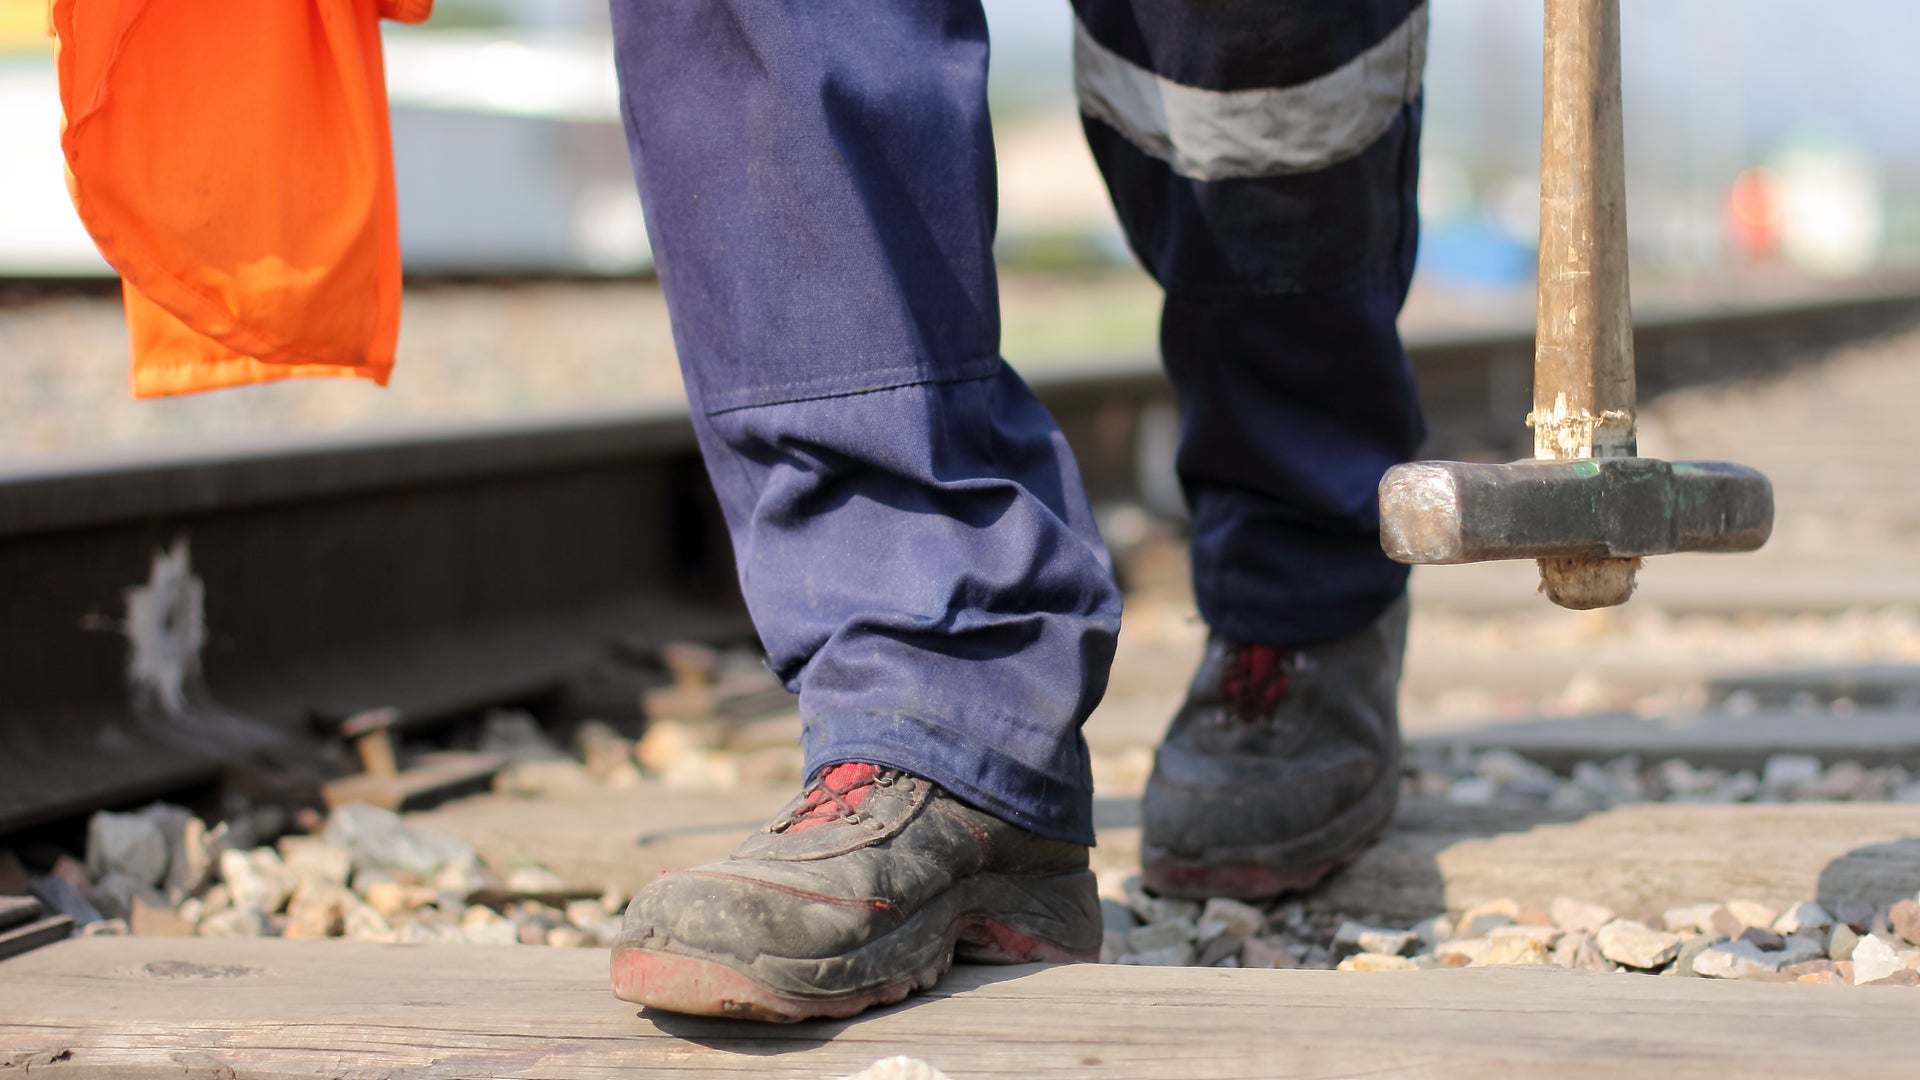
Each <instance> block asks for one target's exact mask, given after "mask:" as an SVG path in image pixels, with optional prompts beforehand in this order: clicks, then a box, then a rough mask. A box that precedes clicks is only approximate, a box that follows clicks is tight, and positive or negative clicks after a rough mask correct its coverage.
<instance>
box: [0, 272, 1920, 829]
mask: <svg viewBox="0 0 1920 1080" xmlns="http://www.w3.org/2000/svg"><path fill="white" fill-rule="evenodd" d="M1917 317H1920V290H1915V289H1911V288H1898V289H1891V290H1886V291H1878V292H1868V293H1856V294H1851V295H1846V296H1838V297H1831V298H1824V299H1818V300H1810V301H1803V302H1797V303H1791V304H1770V305H1765V306H1755V307H1740V306H1720V307H1714V308H1710V309H1693V310H1682V311H1674V312H1671V313H1669V314H1665V315H1661V316H1658V317H1654V318H1648V319H1645V320H1643V321H1642V323H1641V324H1640V325H1639V326H1638V327H1637V331H1636V347H1637V351H1638V355H1639V364H1640V385H1641V391H1642V397H1643V400H1649V399H1651V398H1653V397H1656V396H1658V395H1659V394H1661V393H1664V392H1667V391H1669V390H1673V389H1678V388H1682V387H1687V386H1692V385H1698V384H1702V383H1709V382H1716V381H1722V380H1726V379H1731V378H1742V377H1749V376H1754V375H1759V374H1765V373H1767V372H1770V371H1774V370H1779V369H1782V368H1785V367H1787V366H1790V365H1792V364H1793V363H1795V362H1796V361H1797V360H1798V359H1801V358H1804V357H1808V356H1812V355H1816V354H1818V353H1819V352H1820V351H1821V350H1822V349H1824V348H1828V347H1831V346H1833V345H1836V344H1839V343H1843V342H1847V341H1852V340H1857V339H1860V338H1863V337H1869V336H1873V335H1877V334H1882V333H1886V332H1889V331H1892V330H1895V329H1898V328H1903V327H1905V326H1908V325H1910V324H1912V323H1913V322H1914V321H1916V318H1917ZM1531 347H1532V346H1531V333H1530V328H1513V329H1510V330H1507V331H1502V332H1495V333H1477V334H1451V335H1449V334H1432V335H1427V336H1421V337H1415V338H1413V339H1412V340H1410V341H1409V351H1410V354H1411V356H1412V358H1413V363H1414V367H1415V371H1416V375H1417V376H1418V378H1419V381H1420V384H1421V387H1422V392H1423V397H1424V399H1425V401H1426V404H1427V408H1428V411H1429V414H1430V417H1431V421H1432V429H1433V439H1432V443H1431V445H1430V447H1429V449H1428V453H1430V454H1432V455H1436V456H1457V457H1467V458H1481V459H1500V458H1507V457H1512V456H1517V455H1518V454H1520V453H1522V452H1523V449H1524V445H1525V438H1526V433H1525V432H1524V431H1523V430H1521V429H1520V428H1519V425H1518V418H1519V417H1521V416H1523V415H1524V414H1525V412H1526V410H1527V402H1528V400H1529V394H1530V387H1529V385H1528V379H1529V376H1530V368H1531ZM1032 381H1033V383H1034V385H1035V387H1036V389H1037V391H1038V392H1039V393H1040V396H1041V397H1042V399H1043V400H1044V401H1045V402H1046V404H1047V406H1048V407H1049V408H1050V409H1051V410H1052V411H1053V412H1054V415H1055V416H1056V417H1057V418H1058V419H1059V421H1060V423H1061V426H1062V427H1063V428H1064V429H1065V431H1066V432H1067V435H1068V437H1069V439H1070V440H1071V441H1072V443H1073V445H1074V446H1075V448H1076V451H1077V452H1078V454H1079V455H1080V458H1081V462H1082V466H1083V471H1084V473H1085V475H1086V479H1087V483H1088V488H1089V492H1090V494H1091V495H1092V497H1093V499H1094V501H1095V502H1096V503H1116V502H1145V503H1146V504H1148V505H1150V506H1154V507H1156V508H1159V509H1163V510H1166V509H1172V505H1171V504H1172V501H1173V499H1174V496H1173V494H1172V493H1173V491H1174V488H1173V485H1172V481H1171V465H1170V452H1171V439H1170V435H1171V430H1172V427H1171V411H1170V410H1171V397H1170V392H1169V390H1168V388H1167V385H1166V383H1165V381H1164V380H1163V379H1162V378H1161V376H1160V373H1159V371H1158V368H1157V365H1156V364H1155V363H1153V362H1152V361H1151V360H1149V359H1144V358H1142V359H1135V360H1131V361H1122V362H1112V361H1107V362H1100V363H1087V364H1084V365H1056V366H1053V367H1051V368H1049V369H1048V370H1046V371H1044V372H1042V373H1040V374H1037V375H1036V376H1035V377H1034V378H1033V380H1032ZM0 581H4V582H6V583H7V586H6V594H7V599H6V603H5V605H4V607H0V641H3V642H5V643H6V646H7V647H6V649H5V650H4V651H0V686H4V687H6V690H7V692H6V694H5V695H4V697H0V837H4V836H6V835H8V834H10V833H15V832H18V831H21V830H27V829H30V828H33V827H36V826H41V825H45V824H47V823H51V822H58V821H62V820H66V819H71V818H73V817H75V816H77V815H82V814H85V813H86V812H88V811H91V810H94V809H98V808H101V807H106V806H113V805H120V804H124V803H129V802H133V801H136V800H140V799H145V798H150V797H153V796H156V795H159V794H162V793H166V792H173V791H177V790H179V789H182V788H185V787H188V786H191V785H194V784H198V783H202V782H204V781H207V780H210V779H212V778H214V777H216V776H218V775H219V774H220V772H221V770H222V769H224V768H226V767H227V766H229V765H231V764H233V763H234V762H236V761H239V760H242V759H246V758H249V757H254V758H258V757H260V756H262V755H264V756H265V757H267V758H269V759H277V760H280V761H282V762H286V761H296V762H297V761H298V760H299V759H300V758H301V757H302V756H303V755H304V754H305V753H306V752H309V751H311V750H312V749H313V747H314V746H315V745H316V742H315V740H316V733H318V732H323V731H324V730H325V729H326V727H327V726H328V725H330V724H333V723H336V722H337V721H339V720H341V719H343V718H345V717H347V716H350V715H353V714H355V713H358V712H361V711H363V710H366V709H368V708H372V707H381V706H385V707H394V708H397V709H398V710H399V711H400V713H401V716H402V725H403V726H406V725H430V724H433V723H436V722H440V721H444V720H446V719H448V718H451V717H456V716H460V715H463V714H467V713H471V712H472V711H474V710H476V709H478V708H482V707H484V706H487V705H490V704H495V703H505V702H532V701H538V700H540V699H552V698H554V697H555V696H556V695H564V694H566V693H569V692H577V691H578V688H579V687H580V686H581V685H582V679H583V678H584V679H585V680H586V681H587V682H588V683H591V682H592V680H593V679H594V678H596V677H602V678H606V679H612V680H614V681H615V682H618V680H619V679H620V678H621V677H622V672H628V673H630V672H631V671H632V669H633V668H634V666H635V664H636V663H638V662H640V661H642V660H644V659H645V658H646V657H647V656H649V655H650V653H651V652H652V651H654V650H657V648H658V647H659V646H660V645H661V644H664V643H666V642H668V641H673V640H681V639H725V638H739V637H744V636H746V635H748V634H750V632H751V631H750V628H749V626H748V624H747V622H746V620H745V617H744V615H743V614H742V612H741V609H740V605H739V601H738V597H737V594H736V593H735V589H734V585H733V577H732V568H731V562H730V558H729V555H728V551H727V546H726V539H725V532H724V530H723V529H722V528H721V526H720V523H719V519H718V515H717V512H716V510H715V508H714V506H713V504H712V501H711V498H710V495H709V493H708V491H707V488H706V484H705V480H704V477H703V475H702V473H701V470H700V465H699V460H698V457H697V454H696V452H695V449H694V446H693V440H692V433H691V429H690V427H689V425H688V423H687V419H686V417H685V415H684V413H682V412H679V411H675V410H661V409H655V410H630V409H629V410H619V409H614V410H599V411H574V412H569V413H564V414H554V415H547V416H542V417H535V418H525V419H515V420H508V421H502V420H489V421H476V422H466V423H443V424H431V425H429V424H417V425H411V426H406V427H391V428H387V429H384V430H382V431H380V432H378V433H374V434H355V435H350V436H286V437H278V438H271V439H252V440H248V441H245V442H238V443H226V444H221V445H205V446H193V445H173V446H169V447H167V448H165V449H161V450H152V449H145V448H142V449H140V450H137V451H116V452H103V453H89V454H85V455H71V456H60V457H54V458H48V459H44V460H32V461H29V462H27V463H25V464H22V465H15V466H13V467H11V469H10V470H8V471H3V472H0ZM596 673H597V674H596ZM289 751H297V752H292V753H290V752H289Z"/></svg>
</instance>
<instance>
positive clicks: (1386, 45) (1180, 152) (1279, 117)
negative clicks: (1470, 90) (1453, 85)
mask: <svg viewBox="0 0 1920 1080" xmlns="http://www.w3.org/2000/svg"><path fill="white" fill-rule="evenodd" d="M1426 62H1427V6H1426V5H1425V4H1422V5H1420V6H1419V7H1417V8H1415V9H1413V12H1412V14H1410V15H1408V16H1407V18H1406V20H1405V21H1404V22H1402V23H1401V24H1400V25H1399V26H1397V27H1395V28H1394V29H1393V32H1392V33H1389V34H1388V35H1387V36H1386V37H1385V38H1383V39H1382V40H1381V41H1380V43H1379V44H1378V45H1375V46H1373V47H1372V48H1370V49H1368V50H1367V51H1366V52H1363V53H1361V54H1360V55H1359V56H1356V57H1354V58H1353V59H1352V60H1350V61H1348V62H1347V63H1345V64H1342V65H1341V66H1339V67H1338V68H1335V69H1334V70H1332V71H1330V72H1328V73H1327V74H1325V75H1322V76H1320V77H1319V78H1316V79H1312V80H1309V81H1307V82H1304V83H1301V84H1299V85H1298V86H1288V87H1282V88H1278V89H1270V90H1269V89H1262V90H1228V91H1219V90H1200V89H1196V88H1194V87H1191V86H1182V85H1181V84H1179V83H1177V82H1174V81H1172V80H1170V79H1166V78H1163V77H1161V76H1159V75H1155V74H1154V73H1153V72H1151V71H1148V70H1147V69H1145V68H1143V67H1141V66H1139V65H1138V64H1135V63H1133V62H1132V61H1129V60H1127V59H1126V58H1124V57H1122V56H1120V55H1118V54H1117V53H1115V52H1113V51H1112V50H1111V49H1108V48H1107V47H1106V46H1104V45H1102V44H1100V43H1099V42H1097V41H1095V40H1093V35H1092V34H1089V33H1088V32H1087V28H1086V26H1084V25H1083V24H1081V23H1080V22H1079V20H1077V19H1076V20H1075V21H1074V40H1073V67H1074V84H1075V89H1076V90H1077V91H1078V93H1079V95H1080V111H1081V112H1083V113H1085V114H1087V115H1088V116H1091V117H1093V118H1094V119H1096V120H1099V121H1102V122H1103V123H1105V124H1107V125H1108V126H1110V127H1112V128H1113V129H1114V130H1115V131H1118V132H1119V133H1120V134H1121V135H1123V136H1125V137H1126V139H1127V141H1128V142H1131V143H1133V144H1134V145H1135V146H1137V147H1139V148H1140V149H1141V150H1143V151H1145V152H1146V153H1148V154H1150V155H1152V156H1153V157H1156V158H1159V159H1160V160H1161V161H1164V162H1166V163H1167V164H1168V165H1171V166H1172V167H1173V171H1174V172H1177V173H1179V174H1180V175H1182V176H1187V177H1191V178H1193V179H1195V180H1232V179H1244V178H1248V177H1259V176H1282V175H1286V174H1288V173H1303V172H1313V171H1315V170H1316V169H1324V168H1326V167H1327V166H1329V165H1332V164H1334V163H1336V162H1339V161H1344V160H1346V159H1347V158H1350V157H1353V156H1354V155H1355V154H1358V153H1359V152H1360V151H1362V150H1365V149H1366V148H1367V147H1368V146H1370V145H1372V144H1373V141H1374V140H1375V139H1378V138H1379V137H1380V136H1381V135H1382V134H1384V133H1385V132H1386V130H1387V128H1388V127H1389V126H1390V125H1392V123H1393V120H1394V117H1395V116H1398V115H1399V113H1400V109H1401V107H1402V106H1403V105H1405V104H1407V103H1408V102H1410V101H1412V100H1413V99H1414V98H1416V97H1418V96H1419V94H1420V75H1421V71H1422V69H1424V68H1425V67H1426Z"/></svg>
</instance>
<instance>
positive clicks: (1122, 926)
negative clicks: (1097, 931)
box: [1100, 900, 1140, 934]
mask: <svg viewBox="0 0 1920 1080" xmlns="http://www.w3.org/2000/svg"><path fill="white" fill-rule="evenodd" d="M1100 925H1101V927H1102V929H1104V930H1105V931H1106V932H1107V933H1115V932H1118V933H1120V934H1125V933H1126V932H1127V931H1129V930H1131V929H1133V928H1134V927H1136V926H1139V925H1140V920H1139V919H1137V918H1135V917H1134V915H1133V909H1132V908H1130V907H1128V906H1127V905H1125V904H1122V903H1120V902H1119V901H1117V900H1102V901H1100Z"/></svg>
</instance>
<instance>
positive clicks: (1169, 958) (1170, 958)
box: [1119, 945, 1194, 967]
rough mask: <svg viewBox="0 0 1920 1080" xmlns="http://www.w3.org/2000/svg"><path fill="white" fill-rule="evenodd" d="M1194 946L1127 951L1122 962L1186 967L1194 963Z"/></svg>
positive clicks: (1139, 964)
mask: <svg viewBox="0 0 1920 1080" xmlns="http://www.w3.org/2000/svg"><path fill="white" fill-rule="evenodd" d="M1193 955H1194V954H1193V946H1191V945H1168V946H1166V947H1165V948H1160V949H1147V950H1144V951H1142V952H1130V953H1125V954H1123V955H1122V956H1121V957H1120V961H1119V962H1120V963H1122V964H1127V965H1131V966H1137V967H1186V966H1187V965H1188V964H1191V963H1193Z"/></svg>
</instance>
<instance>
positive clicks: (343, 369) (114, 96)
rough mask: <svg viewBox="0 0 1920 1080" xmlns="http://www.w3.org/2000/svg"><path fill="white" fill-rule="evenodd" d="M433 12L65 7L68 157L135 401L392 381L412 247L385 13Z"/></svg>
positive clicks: (271, 6)
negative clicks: (342, 381)
mask: <svg viewBox="0 0 1920 1080" xmlns="http://www.w3.org/2000/svg"><path fill="white" fill-rule="evenodd" d="M432 8H433V0H250V2H247V3H234V4H212V5H210V4H204V3H192V2H188V0H52V22H53V29H54V34H55V36H56V38H57V39H58V53H57V59H58V67H59V74H60V102H61V105H62V107H63V108H64V110H65V112H66V125H65V127H64V129H63V131H62V133H61V139H60V141H61V145H62V147H63V148H64V150H65V151H66V159H67V183H68V186H69V187H70V188H71V190H72V192H73V202H74V205H75V206H76V207H77V208H78V209H79V211H80V220H81V221H82V223H84V224H85V225H86V228H87V231H88V232H89V233H91V234H92V236H93V240H94V243H95V244H97V245H99V248H100V253H101V254H102V255H103V256H105V257H106V260H107V261H108V262H109V263H111V264H113V267H114V269H116V270H118V271H119V272H120V277H121V280H122V287H123V291H124V293H125V297H126V306H127V327H128V331H129V336H130V338H131V339H132V346H133V393H134V396H136V397H158V396H162V395H166V394H186V393H192V392H194V391H197V390H212V389H216V388H219V387H225V386H237V385H241V384H245V383H256V382H267V381H270V380H273V379H286V378H295V377H301V376H316V375H356V376H359V377H361V378H366V379H371V380H373V381H374V382H376V383H379V384H381V385H385V384H386V381H387V376H388V374H389V372H390V371H391V370H392V367H393V349H394V343H395V341H396V339H397V338H398V336H399V331H400V243H399V235H398V224H397V219H396V215H395V210H394V194H393V150H392V144H391V138H390V135H389V133H388V124H387V90H386V79H385V74H384V72H383V70H382V66H381V54H380V19H381V18H382V17H386V18H391V19H398V20H400V21H403V22H419V21H420V20H422V19H425V18H426V17H427V15H428V14H429V13H430V12H431V11H432Z"/></svg>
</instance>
